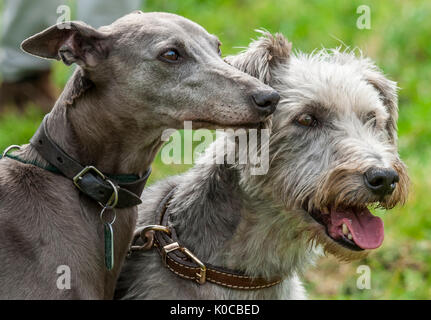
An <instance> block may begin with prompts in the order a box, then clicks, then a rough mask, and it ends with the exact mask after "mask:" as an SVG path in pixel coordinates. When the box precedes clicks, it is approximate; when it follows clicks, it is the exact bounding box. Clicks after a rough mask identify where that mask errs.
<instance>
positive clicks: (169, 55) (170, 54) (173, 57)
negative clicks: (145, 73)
mask: <svg viewBox="0 0 431 320" xmlns="http://www.w3.org/2000/svg"><path fill="white" fill-rule="evenodd" d="M160 57H161V58H162V59H163V60H165V61H168V62H176V61H178V59H179V58H180V54H179V53H178V51H177V50H175V49H169V50H168V51H166V52H164V53H162V54H161V55H160Z"/></svg>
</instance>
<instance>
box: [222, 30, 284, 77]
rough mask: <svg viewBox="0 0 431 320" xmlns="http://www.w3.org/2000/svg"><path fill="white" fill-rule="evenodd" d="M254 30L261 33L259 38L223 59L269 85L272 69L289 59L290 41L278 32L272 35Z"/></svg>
mask: <svg viewBox="0 0 431 320" xmlns="http://www.w3.org/2000/svg"><path fill="white" fill-rule="evenodd" d="M256 31H257V32H259V33H261V34H262V36H261V37H260V38H258V39H257V40H255V41H253V42H252V43H250V45H249V46H248V48H247V50H245V51H244V52H242V53H240V54H238V55H236V56H228V57H226V58H225V61H226V62H227V63H228V64H230V65H232V66H234V67H235V68H237V69H239V70H241V71H243V72H245V73H248V74H249V75H251V76H253V77H255V78H258V79H259V80H260V81H262V82H263V83H265V84H268V85H271V82H272V80H273V77H272V70H274V69H275V68H276V67H277V65H278V64H283V63H286V62H287V61H288V60H289V57H290V53H291V52H292V43H290V42H289V41H288V40H287V39H286V38H285V37H284V36H283V35H282V34H280V33H277V34H275V35H274V36H273V35H272V34H270V33H269V32H267V31H262V30H256Z"/></svg>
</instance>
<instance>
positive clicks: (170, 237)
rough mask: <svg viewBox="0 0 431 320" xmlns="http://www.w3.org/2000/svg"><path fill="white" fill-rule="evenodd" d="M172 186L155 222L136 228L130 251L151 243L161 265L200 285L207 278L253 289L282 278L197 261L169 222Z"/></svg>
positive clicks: (209, 280) (147, 248) (148, 247)
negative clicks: (251, 275)
mask: <svg viewBox="0 0 431 320" xmlns="http://www.w3.org/2000/svg"><path fill="white" fill-rule="evenodd" d="M174 192H175V189H174V190H172V191H171V192H170V193H169V194H168V195H167V196H166V197H165V198H164V199H163V201H162V202H161V203H160V205H159V207H158V212H159V214H158V215H157V221H156V225H153V226H147V227H144V228H140V229H138V230H137V231H136V233H135V237H134V240H133V244H132V247H131V252H133V251H140V250H150V249H151V248H152V247H153V246H155V247H156V248H157V249H158V252H159V253H160V255H161V257H162V260H163V263H164V265H165V267H167V268H168V269H169V270H171V271H172V272H173V273H175V274H176V275H177V276H179V277H181V278H184V279H189V280H192V281H195V282H197V283H199V284H201V285H203V284H205V283H206V282H207V281H208V282H212V283H215V284H218V285H220V286H224V287H228V288H232V289H241V290H257V289H264V288H269V287H272V286H275V285H277V284H279V283H280V282H281V281H282V279H280V278H276V279H271V280H267V279H265V278H252V277H249V276H247V275H245V274H244V273H243V272H239V271H233V270H230V269H226V268H221V267H216V266H213V265H211V264H209V263H205V262H202V261H200V260H199V258H198V257H196V256H195V255H194V254H193V253H192V252H191V251H190V250H188V249H187V248H185V247H183V246H181V244H180V241H179V239H178V237H177V234H176V232H175V229H174V228H173V226H172V225H171V224H170V223H169V217H170V215H169V213H167V211H168V207H169V201H170V200H171V198H172V196H173V194H174ZM139 239H142V240H144V242H145V244H144V245H143V246H137V245H136V243H137V242H138V240H139Z"/></svg>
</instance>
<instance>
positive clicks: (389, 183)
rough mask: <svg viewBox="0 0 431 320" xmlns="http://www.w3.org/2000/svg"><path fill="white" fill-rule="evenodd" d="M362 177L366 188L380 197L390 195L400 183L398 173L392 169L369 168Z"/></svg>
mask: <svg viewBox="0 0 431 320" xmlns="http://www.w3.org/2000/svg"><path fill="white" fill-rule="evenodd" d="M364 176H365V185H366V186H367V188H368V189H369V190H370V191H371V192H372V193H374V194H375V195H378V196H381V197H384V196H387V195H390V194H392V192H394V190H395V187H396V185H397V183H398V182H399V181H400V177H399V176H398V173H397V172H396V171H395V170H393V169H381V168H371V169H368V170H367V172H365V174H364Z"/></svg>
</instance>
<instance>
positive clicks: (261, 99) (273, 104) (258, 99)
mask: <svg viewBox="0 0 431 320" xmlns="http://www.w3.org/2000/svg"><path fill="white" fill-rule="evenodd" d="M252 100H253V104H254V106H255V108H256V109H257V111H258V112H259V114H260V115H262V116H269V115H270V114H272V113H274V111H275V109H276V108H277V104H278V102H279V101H280V95H279V94H278V93H277V91H275V90H266V91H259V92H257V93H254V94H252Z"/></svg>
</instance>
